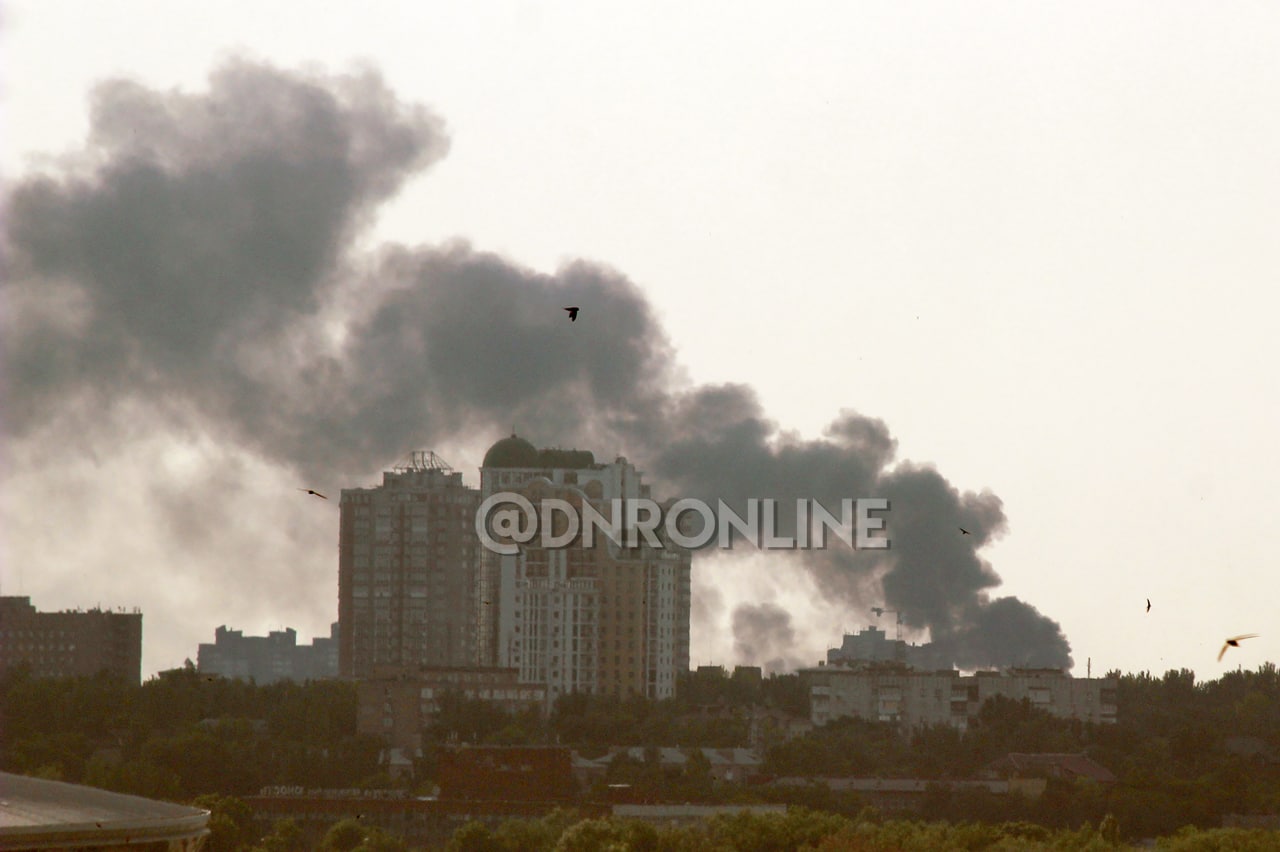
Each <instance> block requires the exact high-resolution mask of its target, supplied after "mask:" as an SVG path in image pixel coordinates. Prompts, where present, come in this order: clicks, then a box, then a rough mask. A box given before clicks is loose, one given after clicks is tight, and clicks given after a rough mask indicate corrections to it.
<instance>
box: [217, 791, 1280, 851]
mask: <svg viewBox="0 0 1280 852" xmlns="http://www.w3.org/2000/svg"><path fill="white" fill-rule="evenodd" d="M201 804H202V805H204V806H205V807H212V808H213V811H214V815H215V816H214V820H213V822H212V823H211V825H212V827H213V832H212V835H211V836H210V837H209V840H208V843H207V846H206V848H207V850H208V852H308V850H313V849H318V850H321V852H409V850H410V849H411V848H417V847H411V846H410V845H409V844H407V843H406V842H405V841H404V839H403V838H400V837H397V836H395V835H394V834H391V833H389V832H386V831H383V830H380V829H378V828H376V827H370V826H367V825H363V824H362V823H360V822H359V821H356V820H350V819H348V820H343V821H341V822H338V823H335V824H333V825H331V826H329V827H328V829H327V830H326V832H325V833H324V835H323V836H322V837H321V838H320V839H319V841H318V842H310V843H309V842H308V840H307V838H306V837H305V836H304V833H303V831H302V830H301V829H300V828H299V827H298V825H297V824H296V823H295V822H293V821H292V820H283V821H281V822H279V823H277V824H276V825H275V827H274V829H273V830H272V831H271V832H270V833H268V834H266V835H265V836H261V837H259V836H257V833H256V832H255V831H254V830H253V826H252V823H251V821H250V820H249V817H248V813H247V810H246V809H245V808H244V806H243V803H239V804H237V803H235V802H232V801H205V802H202V803H201ZM1156 845H1157V847H1158V848H1160V849H1164V850H1168V852H1207V850H1232V852H1255V851H1256V852H1262V850H1273V849H1276V848H1277V847H1278V846H1280V832H1276V831H1267V830H1262V829H1240V828H1212V829H1199V828H1193V827H1187V828H1182V829H1179V830H1177V831H1175V832H1171V833H1170V834H1167V835H1163V836H1160V837H1159V838H1157V842H1156ZM444 848H445V850H447V852H598V850H625V852H706V851H707V850H709V852H795V850H808V852H936V850H977V849H999V850H1013V849H1018V850H1059V852H1071V850H1076V851H1077V852H1101V850H1108V849H1120V848H1131V847H1130V845H1129V844H1128V843H1127V842H1126V841H1125V840H1124V838H1123V837H1122V834H1121V831H1120V825H1119V823H1118V821H1117V820H1116V819H1115V818H1114V817H1112V816H1104V817H1103V818H1102V819H1101V820H1098V821H1096V822H1084V823H1081V824H1078V825H1076V826H1073V827H1071V828H1056V829H1055V828H1046V827H1045V826H1043V825H1037V824H1035V823H1031V822H1025V821H1018V822H993V823H983V822H978V821H975V820H964V821H960V822H953V823H948V822H936V821H927V820H904V819H887V818H885V817H884V815H882V814H881V813H880V812H878V811H877V810H875V809H874V808H864V809H863V810H861V811H860V812H859V813H858V814H856V815H855V816H853V817H845V816H841V815H838V814H831V813H823V812H821V811H816V810H812V809H807V808H791V809H788V810H787V811H786V812H785V813H764V814H753V813H749V812H739V813H736V814H718V815H715V816H712V817H710V818H708V819H706V820H703V821H701V822H698V823H695V824H692V825H683V826H677V825H665V826H656V825H653V824H651V823H647V822H641V821H639V820H634V819H619V818H616V817H615V818H582V817H581V816H579V815H577V814H575V813H574V812H573V811H572V810H556V811H553V812H552V813H550V814H548V815H547V816H545V817H542V818H541V819H510V820H505V821H502V822H499V823H497V824H493V823H488V824H486V823H482V822H478V821H477V822H468V823H466V824H464V825H462V826H461V827H460V828H458V829H457V830H456V831H455V832H454V833H453V835H452V837H450V838H449V840H448V841H447V842H446V843H445V845H444Z"/></svg>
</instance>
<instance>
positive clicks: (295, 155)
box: [3, 62, 1070, 667]
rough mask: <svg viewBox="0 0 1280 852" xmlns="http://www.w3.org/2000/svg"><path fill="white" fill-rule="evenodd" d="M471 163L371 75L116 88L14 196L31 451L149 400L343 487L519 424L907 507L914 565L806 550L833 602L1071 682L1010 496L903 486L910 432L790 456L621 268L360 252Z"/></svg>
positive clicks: (17, 348) (849, 430) (166, 413)
mask: <svg viewBox="0 0 1280 852" xmlns="http://www.w3.org/2000/svg"><path fill="white" fill-rule="evenodd" d="M448 146H449V143H448V138H447V136H446V133H445V129H444V124H443V122H442V121H441V120H440V119H439V118H437V117H436V116H434V115H432V114H431V113H430V112H428V111H426V110H425V109H423V108H420V107H411V106H408V105H405V104H402V103H400V102H399V101H397V99H396V98H395V97H394V95H393V94H392V93H391V92H390V91H389V90H388V89H387V87H386V86H385V85H384V83H383V82H382V81H381V80H380V79H379V78H378V76H377V75H376V74H373V73H366V74H364V75H361V76H351V77H321V76H316V75H303V74H298V73H288V72H282V71H280V70H277V69H274V68H271V67H267V66H263V65H256V64H250V63H245V62H236V63H232V64H229V65H227V66H225V67H223V68H222V69H220V70H219V71H218V72H217V73H215V74H214V75H213V76H212V78H211V86H210V90H209V92H208V93H207V94H200V95H190V94H181V93H164V92H156V91H153V90H149V89H147V88H144V87H142V86H140V85H137V84H133V83H125V82H113V83H108V84H105V85H103V86H101V87H99V88H98V89H97V90H96V92H95V94H94V97H93V122H92V134H91V137H90V140H89V145H88V148H87V150H86V152H85V155H84V157H83V160H82V162H80V163H79V164H78V167H77V168H75V169H73V170H70V171H68V172H66V173H60V174H54V175H43V176H32V177H27V178H25V179H22V180H20V181H19V182H17V183H16V184H15V185H13V186H12V187H11V189H10V191H9V193H8V197H7V198H6V199H5V203H6V207H7V215H6V218H5V222H6V225H5V234H4V240H5V242H4V253H5V261H6V266H7V267H8V270H9V274H8V275H6V283H5V284H4V288H3V290H4V292H3V296H4V300H5V304H6V311H5V318H4V325H5V328H4V329H3V332H4V343H3V345H4V358H5V360H4V364H5V372H6V389H5V396H6V399H5V404H4V412H5V423H4V429H5V431H6V433H7V435H8V436H9V437H10V438H14V439H25V440H31V439H33V437H35V438H39V439H41V440H47V441H60V440H65V439H66V438H67V437H68V436H69V435H70V434H71V433H72V432H75V431H79V430H84V429H85V428H87V424H92V423H94V422H96V420H97V418H96V415H97V414H98V413H100V412H102V411H106V410H110V409H111V407H112V406H115V405H119V404H121V402H122V401H128V402H129V403H130V404H131V405H135V406H137V405H141V406H142V407H143V408H144V409H145V410H149V411H152V412H153V413H154V425H156V426H159V425H161V424H163V425H164V426H165V427H166V428H170V427H173V426H174V425H175V424H176V425H178V426H181V425H182V424H190V423H195V422H198V423H199V424H200V428H201V430H202V431H203V432H204V433H205V434H213V435H214V436H215V437H216V438H217V439H218V440H220V441H225V442H228V443H230V444H234V445H235V446H238V447H245V448H250V449H252V450H253V451H254V452H255V453H257V454H260V455H261V456H263V457H265V458H268V459H271V460H273V461H275V462H278V463H281V464H285V465H288V466H290V467H292V468H293V469H296V470H297V471H298V472H299V475H300V476H302V477H303V478H304V479H303V481H307V482H313V481H314V482H335V481H342V478H343V477H350V476H353V475H360V474H363V473H364V472H366V471H369V470H372V469H376V468H377V466H379V465H381V464H384V463H385V462H386V461H387V460H388V459H391V458H396V457H398V456H399V455H400V454H402V453H403V452H404V451H405V450H406V449H408V448H412V447H415V446H421V445H422V442H423V441H424V440H430V441H435V442H440V441H443V440H445V439H447V438H450V437H457V436H465V435H471V434H490V435H494V434H497V432H498V431H500V430H501V429H503V428H504V427H505V425H506V424H509V423H512V422H518V423H520V424H522V428H523V429H524V430H526V431H530V432H532V433H533V434H535V435H546V436H554V438H555V440H556V441H557V442H558V443H561V444H563V445H567V444H569V443H576V444H578V445H581V446H607V447H615V446H619V447H626V448H627V452H628V455H629V456H630V457H632V458H633V459H634V460H638V461H640V462H641V463H642V464H643V465H644V466H645V467H646V469H647V470H648V471H649V472H650V474H651V475H652V476H653V477H654V478H655V479H656V480H657V481H658V482H660V483H662V487H663V488H664V489H665V490H666V491H668V492H670V493H681V494H687V495H691V496H702V497H706V498H724V499H726V500H728V501H730V502H739V503H740V502H741V501H742V500H744V499H746V498H748V497H765V496H768V497H774V498H777V499H778V500H779V501H782V502H784V503H786V502H789V501H791V500H793V499H795V498H801V497H808V498H815V499H817V500H819V501H821V502H823V504H824V505H827V506H829V507H830V506H835V505H838V502H839V500H840V498H842V497H861V496H878V497H887V498H889V499H890V501H891V505H892V509H891V511H890V513H889V516H888V518H889V537H890V538H891V540H892V542H893V546H892V549H891V550H889V551H863V552H857V553H855V552H851V551H849V550H848V549H847V548H841V547H832V548H830V549H828V550H825V551H820V552H813V553H806V554H798V555H796V556H795V557H793V558H795V559H798V560H800V562H801V564H803V566H804V567H805V568H806V569H807V570H809V571H810V572H811V573H812V575H813V576H814V578H815V579H816V580H817V581H818V583H819V585H820V587H821V588H822V589H823V590H824V592H825V593H826V594H827V595H828V596H829V597H830V598H832V599H836V600H847V601H849V602H850V604H851V605H852V604H853V603H855V602H859V601H862V600H867V599H868V597H867V595H868V590H869V589H871V588H874V587H875V585H876V584H877V583H879V584H881V585H882V587H883V595H882V599H883V600H884V601H885V604H886V606H888V607H890V608H894V609H898V610H901V611H902V612H903V613H904V617H905V621H906V623H907V625H909V626H910V627H911V628H915V629H916V630H918V631H923V630H925V629H927V630H928V631H929V634H930V636H931V638H932V639H933V641H934V643H935V648H936V649H937V650H938V653H939V654H941V655H942V656H946V657H949V658H950V660H951V661H954V662H956V663H958V664H960V665H962V666H966V667H970V666H980V665H999V664H1005V663H1021V664H1030V665H1049V666H1067V665H1070V657H1069V647H1068V645H1067V642H1066V640H1065V638H1064V637H1063V635H1062V632H1061V630H1060V629H1059V627H1058V625H1057V624H1056V623H1055V622H1053V621H1051V620H1049V619H1047V618H1045V617H1044V616H1042V615H1040V614H1039V613H1038V612H1037V611H1036V610H1035V609H1033V608H1032V607H1030V606H1028V605H1027V604H1025V603H1022V602H1020V601H1018V600H1016V599H1014V598H1001V599H999V600H996V601H991V600H989V598H988V597H987V590H988V589H991V588H993V587H994V586H996V585H998V584H999V578H998V577H997V576H996V575H995V573H994V572H993V571H992V569H991V567H990V566H989V565H988V564H987V563H986V562H985V561H983V560H982V559H981V558H979V557H978V555H977V550H978V548H980V547H981V546H982V545H983V544H984V543H985V542H987V541H989V540H990V539H991V538H992V537H993V536H995V535H997V534H999V533H1000V532H1001V531H1002V530H1003V529H1004V524H1005V518H1004V514H1003V512H1002V508H1001V504H1000V501H999V499H998V498H996V497H995V496H994V495H992V494H989V493H984V494H972V493H965V494H961V493H959V492H958V491H957V490H956V489H955V488H953V487H952V486H951V485H950V484H949V483H948V482H947V481H946V480H945V479H944V478H943V477H942V476H941V475H940V474H939V473H937V471H935V470H933V469H932V468H929V467H919V466H912V465H905V464H904V465H898V466H897V467H892V468H891V467H890V465H891V464H892V463H893V461H894V453H895V449H896V447H895V442H894V440H893V438H892V437H891V436H890V434H889V431H888V429H887V427H886V426H885V424H884V423H882V422H880V421H878V420H873V419H870V418H866V417H863V416H861V415H858V414H855V413H849V412H846V413H844V414H842V415H841V417H840V418H839V419H838V420H836V421H835V422H834V423H833V424H832V425H831V426H830V428H829V429H828V432H827V434H826V436H825V437H824V438H823V439H821V440H813V441H799V440H791V439H785V438H780V437H779V436H778V430H777V427H776V425H775V424H774V423H773V422H771V421H770V420H769V419H768V418H767V417H766V416H765V415H764V412H763V411H762V410H761V407H760V405H759V403H758V401H757V399H756V396H755V394H754V393H753V392H752V391H751V389H750V388H748V387H745V386H741V385H727V386H718V387H698V388H693V389H685V390H681V389H677V382H676V367H675V361H674V356H673V352H672V347H671V346H670V344H669V342H668V340H667V338H666V335H665V333H664V332H663V330H662V329H661V328H660V327H659V325H658V323H657V321H656V319H655V316H654V312H653V310H652V308H651V307H650V306H649V304H648V302H647V300H646V299H645V297H644V295H643V294H642V293H641V292H640V291H639V290H638V289H637V288H636V287H635V286H634V285H633V284H632V283H630V282H629V281H628V280H627V279H626V278H625V277H623V276H622V275H621V274H619V273H618V272H616V271H613V270H610V269H608V268H605V267H603V266H600V265H597V264H591V263H585V262H580V263H575V264H571V265H568V266H566V267H564V268H562V269H561V270H559V271H558V272H557V273H556V274H555V275H542V274H538V273H535V272H532V271H529V270H527V269H523V268H520V267H518V266H517V265H515V264H513V263H511V262H510V261H508V260H505V259H503V258H501V257H498V256H495V255H491V254H485V253H482V252H478V251H475V250H473V249H472V248H470V247H469V246H467V245H465V244H456V245H448V246H443V247H416V248H406V247H385V248H382V249H379V250H377V251H375V252H373V253H372V254H366V255H358V254H357V253H356V252H355V251H354V249H353V241H354V239H355V238H356V237H357V236H359V234H360V233H361V228H362V226H364V225H366V224H367V223H368V221H369V219H370V216H371V215H372V213H373V211H374V209H375V208H376V206H377V204H378V203H379V202H382V201H384V200H386V199H388V198H389V197H391V196H392V195H394V194H395V192H396V191H397V190H398V189H399V188H400V186H401V185H402V184H403V182H404V181H405V180H406V179H407V178H408V177H409V176H410V175H412V174H415V173H417V172H419V171H421V170H422V169H424V168H426V167H427V166H429V165H430V164H431V163H433V162H435V161H437V160H438V159H440V158H441V157H442V156H444V154H445V153H446V152H447V150H448ZM564 305H581V306H583V308H584V315H583V320H585V321H579V322H577V323H574V324H569V323H567V322H565V319H564V314H563V312H562V311H561V310H560V309H561V307H562V306H564ZM135 428H140V429H145V428H146V424H141V425H138V424H135ZM960 526H963V527H965V528H966V529H968V530H970V531H971V532H972V535H970V536H961V535H960V534H959V530H958V527H960ZM875 597H880V596H879V595H876V596H875ZM783 616H786V613H785V612H781V611H776V612H775V611H774V610H772V609H768V608H757V609H753V610H752V609H748V610H739V611H738V613H736V614H735V618H734V621H735V636H736V637H737V638H738V641H739V643H740V647H742V648H751V649H757V648H759V649H761V650H760V651H758V652H757V651H756V650H752V653H753V654H754V653H763V654H766V655H769V658H770V659H781V658H783V657H784V656H785V654H786V649H785V647H784V646H785V645H786V644H787V643H788V642H790V641H792V640H791V639H788V638H787V637H788V636H792V635H793V633H792V630H791V627H790V624H789V616H788V617H786V618H783ZM765 649H767V650H765Z"/></svg>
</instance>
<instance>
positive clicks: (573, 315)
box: [565, 307, 578, 322]
mask: <svg viewBox="0 0 1280 852" xmlns="http://www.w3.org/2000/svg"><path fill="white" fill-rule="evenodd" d="M565 310H566V311H568V312H569V322H577V321H578V308H576V307H573V308H565Z"/></svg>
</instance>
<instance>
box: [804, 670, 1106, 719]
mask: <svg viewBox="0 0 1280 852" xmlns="http://www.w3.org/2000/svg"><path fill="white" fill-rule="evenodd" d="M800 674H801V677H803V678H804V679H805V680H806V682H807V683H808V684H809V701H810V713H811V719H812V721H813V724H814V725H815V726H821V725H825V724H826V723H827V722H830V721H832V720H833V719H840V718H844V717H848V716H854V717H857V718H859V719H867V720H870V721H879V722H890V723H894V724H897V725H900V726H902V727H903V728H904V729H906V730H908V731H909V730H913V729H915V728H917V727H920V726H922V725H940V724H946V725H952V726H954V727H956V728H959V729H960V730H965V729H967V728H968V726H969V723H970V722H971V721H972V720H974V719H975V718H977V715H978V712H979V711H980V710H981V708H982V705H983V704H984V703H985V702H986V701H987V700H988V699H989V698H993V697H995V696H997V695H1000V696H1004V697H1005V698H1010V699H1013V700H1014V701H1021V700H1023V699H1027V700H1028V701H1030V702H1031V704H1032V705H1033V706H1035V707H1040V708H1042V709H1044V710H1047V711H1048V712H1049V713H1051V714H1053V715H1054V716H1058V717H1060V718H1066V719H1080V720H1082V721H1086V722H1096V723H1114V722H1115V720H1116V681H1115V680H1114V679H1113V678H1073V677H1071V676H1070V675H1068V674H1066V673H1065V672H1063V671H1061V670H1059V669H1008V670H1007V671H1003V672H976V673H975V674H973V675H971V676H968V677H962V676H961V675H960V673H959V672H957V671H954V670H952V671H937V672H925V671H918V670H914V669H909V668H907V667H906V666H903V665H900V664H893V663H887V664H867V665H863V666H860V667H856V668H855V667H846V666H819V667H818V668H815V669H802V670H801V672H800Z"/></svg>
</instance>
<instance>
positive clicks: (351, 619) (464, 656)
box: [338, 452, 479, 677]
mask: <svg viewBox="0 0 1280 852" xmlns="http://www.w3.org/2000/svg"><path fill="white" fill-rule="evenodd" d="M478 504H479V492H478V491H476V490H475V489H474V488H467V487H466V486H465V485H463V484H462V474H461V473H457V472H455V471H453V470H452V469H451V468H450V467H449V466H448V465H446V464H445V463H444V462H442V461H441V460H440V459H439V458H438V457H437V456H436V455H435V454H434V453H427V452H417V453H414V454H412V455H411V456H410V457H409V459H408V461H407V462H406V463H405V464H403V465H401V466H400V467H397V468H396V469H394V470H391V471H387V472H386V473H384V474H383V480H382V484H381V485H380V486H377V487H374V488H344V489H343V490H342V501H341V513H342V514H341V521H340V531H339V537H338V549H339V556H338V623H339V631H338V632H339V653H338V667H339V671H340V673H341V674H342V675H343V676H345V677H368V676H371V675H372V674H373V670H374V667H375V666H380V665H396V666H432V667H441V666H470V665H474V664H475V662H476V651H477V648H476V639H477V635H478V634H477V627H478V625H477V613H476V608H477V601H476V589H477V576H476V571H477V568H478V553H477V551H478V548H479V542H478V538H477V536H476V534H475V515H476V509H477V507H478Z"/></svg>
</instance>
